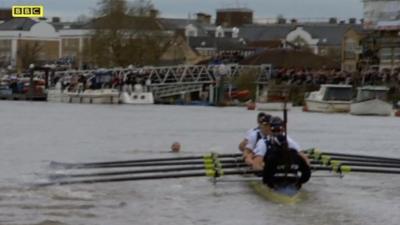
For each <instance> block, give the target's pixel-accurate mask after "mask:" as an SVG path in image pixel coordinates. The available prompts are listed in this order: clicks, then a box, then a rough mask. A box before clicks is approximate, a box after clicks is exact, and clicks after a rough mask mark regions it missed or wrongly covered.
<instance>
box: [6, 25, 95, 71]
mask: <svg viewBox="0 0 400 225" xmlns="http://www.w3.org/2000/svg"><path fill="white" fill-rule="evenodd" d="M0 31H1V32H0V66H1V67H3V68H6V67H9V66H11V67H12V68H15V69H18V70H25V69H27V68H28V66H29V64H31V63H38V64H46V63H55V62H56V61H57V60H59V59H62V58H63V57H71V58H75V59H77V58H79V56H80V54H81V53H82V49H83V45H84V39H88V37H89V36H88V32H87V30H82V29H73V28H70V29H56V27H55V26H53V25H52V24H51V23H49V22H47V21H44V20H33V19H29V18H14V19H11V20H8V21H6V22H4V23H2V24H0ZM76 63H77V64H81V63H82V62H76Z"/></svg>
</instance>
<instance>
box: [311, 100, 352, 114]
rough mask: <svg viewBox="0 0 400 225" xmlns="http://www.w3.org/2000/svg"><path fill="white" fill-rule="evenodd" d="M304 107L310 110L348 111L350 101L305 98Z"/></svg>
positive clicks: (326, 111)
mask: <svg viewBox="0 0 400 225" xmlns="http://www.w3.org/2000/svg"><path fill="white" fill-rule="evenodd" d="M306 109H307V111H310V112H325V113H336V112H344V113H345V112H349V111H350V101H316V100H309V99H306Z"/></svg>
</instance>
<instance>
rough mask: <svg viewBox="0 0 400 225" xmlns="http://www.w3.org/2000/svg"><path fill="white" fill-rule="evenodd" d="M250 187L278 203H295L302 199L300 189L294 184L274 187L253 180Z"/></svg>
mask: <svg viewBox="0 0 400 225" xmlns="http://www.w3.org/2000/svg"><path fill="white" fill-rule="evenodd" d="M250 187H251V188H253V190H254V191H255V192H256V193H257V194H259V195H261V196H262V197H264V198H266V199H268V200H270V201H272V202H276V203H281V204H295V203H296V202H299V201H300V193H299V190H298V189H297V188H296V187H294V186H286V187H282V188H278V189H272V188H270V187H268V186H267V185H265V184H264V183H263V182H261V181H251V182H250Z"/></svg>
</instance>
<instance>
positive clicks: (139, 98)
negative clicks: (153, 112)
mask: <svg viewBox="0 0 400 225" xmlns="http://www.w3.org/2000/svg"><path fill="white" fill-rule="evenodd" d="M120 100H121V103H122V104H133V105H135V104H138V105H142V104H154V96H153V93H152V92H150V91H149V92H145V91H143V87H142V86H141V85H140V84H136V85H135V86H134V91H132V92H130V91H123V92H122V93H121V97H120Z"/></svg>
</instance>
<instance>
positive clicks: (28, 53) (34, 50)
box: [17, 41, 42, 70]
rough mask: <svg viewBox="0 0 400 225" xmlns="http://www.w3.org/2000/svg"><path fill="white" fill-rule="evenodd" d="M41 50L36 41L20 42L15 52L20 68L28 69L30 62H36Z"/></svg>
mask: <svg viewBox="0 0 400 225" xmlns="http://www.w3.org/2000/svg"><path fill="white" fill-rule="evenodd" d="M41 50H42V47H41V45H40V43H39V42H38V41H34V42H27V41H26V42H22V43H21V46H20V48H18V52H17V54H18V61H19V62H20V66H19V67H20V69H22V70H25V69H28V68H29V65H30V64H32V63H36V61H37V60H38V57H39V52H40V51H41Z"/></svg>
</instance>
